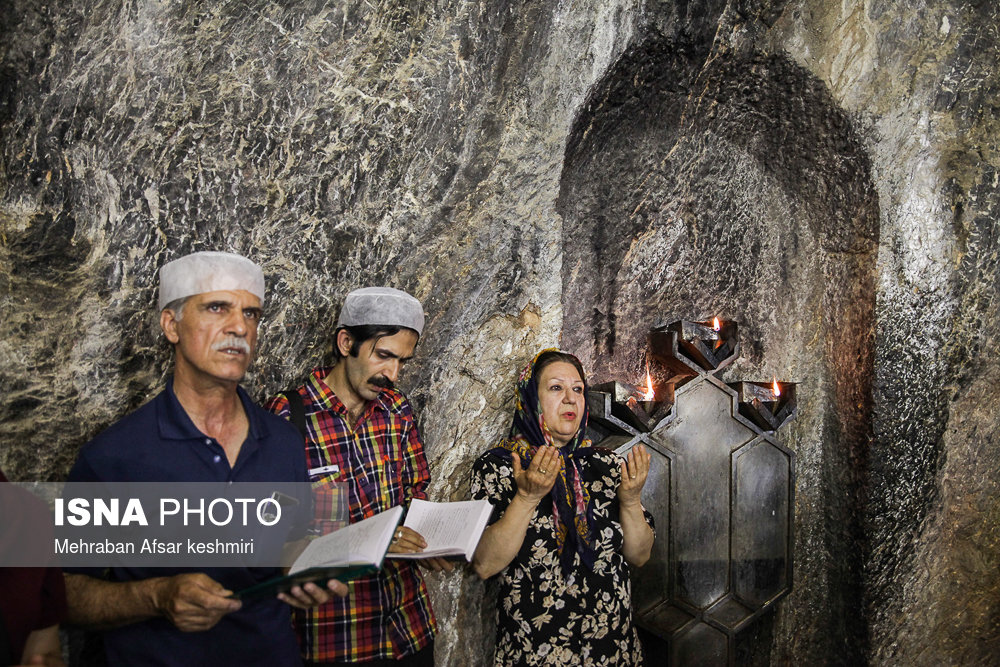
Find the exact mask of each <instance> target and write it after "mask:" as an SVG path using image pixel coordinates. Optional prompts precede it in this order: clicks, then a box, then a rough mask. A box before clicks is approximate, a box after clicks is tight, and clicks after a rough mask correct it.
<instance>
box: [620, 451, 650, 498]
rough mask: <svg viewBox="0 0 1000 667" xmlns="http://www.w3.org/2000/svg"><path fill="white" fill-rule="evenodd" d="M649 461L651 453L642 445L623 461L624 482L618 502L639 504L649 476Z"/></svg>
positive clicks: (621, 485)
mask: <svg viewBox="0 0 1000 667" xmlns="http://www.w3.org/2000/svg"><path fill="white" fill-rule="evenodd" d="M649 461H650V456H649V452H647V451H646V448H645V447H643V446H642V445H636V446H635V447H633V448H632V449H631V450H629V453H628V456H627V457H626V458H625V460H624V461H622V481H621V484H619V485H618V502H620V503H621V504H622V505H626V506H628V505H633V504H635V503H638V502H639V496H640V495H642V486H643V485H644V484H645V483H646V477H647V476H648V475H649Z"/></svg>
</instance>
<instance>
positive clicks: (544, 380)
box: [538, 361, 584, 447]
mask: <svg viewBox="0 0 1000 667" xmlns="http://www.w3.org/2000/svg"><path fill="white" fill-rule="evenodd" d="M538 398H539V401H540V402H541V404H542V418H543V419H544V420H545V425H546V426H547V427H548V429H549V433H551V434H552V440H553V443H552V444H554V445H555V446H556V447H562V446H563V445H565V444H566V443H568V442H569V441H570V440H572V439H573V436H574V435H576V432H577V430H578V429H579V428H580V420H581V419H583V407H584V399H583V378H581V377H580V372H579V371H577V370H576V367H575V366H573V364H569V363H566V362H565V361H556V362H553V363H551V364H549V365H548V366H546V367H545V368H543V369H542V374H541V375H540V376H539V377H538Z"/></svg>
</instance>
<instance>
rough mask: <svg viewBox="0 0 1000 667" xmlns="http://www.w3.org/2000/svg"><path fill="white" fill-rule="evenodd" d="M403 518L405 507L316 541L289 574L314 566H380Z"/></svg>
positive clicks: (294, 564) (296, 561)
mask: <svg viewBox="0 0 1000 667" xmlns="http://www.w3.org/2000/svg"><path fill="white" fill-rule="evenodd" d="M402 515H403V508H402V507H401V506H396V507H393V508H392V509H389V510H386V511H385V512H382V513H380V514H376V515H375V516H373V517H369V518H367V519H365V520H364V521H359V522H358V523H352V524H351V525H349V526H346V527H345V528H341V529H340V530H335V531H334V532H332V533H329V534H327V535H324V536H323V537H320V538H318V539H315V540H313V541H312V542H310V543H309V546H307V547H306V548H305V550H304V551H303V552H302V553H301V554H300V555H299V557H298V558H296V559H295V563H293V564H292V567H291V569H290V570H289V574H295V573H296V572H299V571H301V570H307V569H309V568H313V567H339V566H344V565H350V564H365V565H375V566H376V567H379V566H381V565H382V558H383V556H384V555H385V552H386V550H387V549H388V548H389V543H390V542H391V541H392V534H393V532H394V531H395V530H396V526H397V525H398V524H399V519H400V518H401V517H402Z"/></svg>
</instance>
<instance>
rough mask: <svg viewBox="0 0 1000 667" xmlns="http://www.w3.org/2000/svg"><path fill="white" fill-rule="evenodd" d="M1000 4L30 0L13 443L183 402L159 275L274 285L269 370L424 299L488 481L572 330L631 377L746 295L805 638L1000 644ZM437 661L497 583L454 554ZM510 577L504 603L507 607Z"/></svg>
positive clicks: (5, 123)
mask: <svg viewBox="0 0 1000 667" xmlns="http://www.w3.org/2000/svg"><path fill="white" fill-rule="evenodd" d="M997 14H998V10H997V9H996V8H995V7H994V6H992V5H991V4H989V3H985V2H972V1H970V0H965V1H963V0H940V1H937V2H935V1H932V0H917V1H916V2H911V3H905V5H904V3H895V2H886V1H884V0H855V1H851V2H843V3H827V2H822V1H821V0H798V1H791V0H789V1H784V0H731V1H730V2H723V1H721V0H706V1H703V2H692V1H689V0H675V1H674V2H653V1H651V0H645V1H644V0H618V1H617V2H616V1H612V0H603V1H602V0H584V1H582V2H576V3H571V4H570V3H562V2H554V1H548V0H546V1H544V2H534V3H508V2H498V1H490V0H487V1H484V2H468V1H466V0H451V1H449V0H443V1H438V2H394V1H391V0H370V1H367V2H360V1H353V0H341V1H338V2H333V1H322V0H301V1H297V2H285V3H276V2H266V1H263V0H239V1H238V0H214V1H211V2H202V3H168V2H159V1H157V0H133V1H131V2H127V3H116V2H110V1H108V0H76V1H75V2H61V3H49V4H39V3H34V2H27V1H26V0H12V1H10V2H6V3H4V4H3V5H2V6H0V33H2V40H0V137H2V138H0V313H2V317H0V465H2V466H3V468H4V469H5V470H6V471H7V472H8V475H10V476H11V477H13V478H15V479H32V478H34V479H59V478H61V476H63V475H64V474H65V472H66V471H67V470H68V467H69V466H70V465H71V463H72V461H73V459H74V457H75V454H76V451H77V450H78V448H79V446H80V445H82V444H83V443H84V442H85V441H86V440H87V439H88V438H89V437H91V436H92V435H93V434H95V433H96V432H98V431H99V430H101V429H102V428H104V427H106V426H107V425H108V424H110V423H111V422H113V421H114V420H115V419H117V418H118V417H120V416H121V415H122V414H124V413H126V412H128V411H129V410H131V409H134V408H135V407H136V406H138V405H139V404H141V403H142V402H144V401H145V400H147V399H148V398H149V397H150V396H151V395H153V393H155V392H156V391H157V390H158V388H159V386H160V384H161V382H162V378H163V375H164V373H165V372H167V371H168V369H169V353H168V350H167V347H166V346H165V344H164V343H163V342H162V339H161V337H160V336H159V335H158V332H157V330H156V327H155V322H154V313H153V312H152V310H153V308H152V304H153V303H154V298H155V271H156V269H157V268H158V267H159V266H160V265H161V264H162V263H163V262H164V261H166V260H168V259H170V258H173V257H175V256H177V255H179V254H183V253H185V252H188V251H191V250H196V249H209V248H217V249H230V250H233V251H237V252H242V253H245V254H247V255H249V256H251V257H254V258H255V259H257V260H258V261H259V262H260V263H261V264H262V265H263V266H264V267H265V271H266V273H267V278H268V287H269V297H268V303H267V308H266V309H267V315H266V321H265V324H264V328H263V331H262V335H261V340H262V346H261V349H260V355H259V359H258V362H257V363H256V367H255V370H254V372H253V374H252V376H251V377H249V378H248V380H247V386H248V388H249V389H250V390H251V392H252V393H253V394H254V395H256V396H258V397H260V398H263V397H264V396H266V395H268V394H270V393H273V392H275V391H278V390H280V389H282V388H284V387H286V386H288V385H290V384H292V383H294V382H296V381H297V380H298V379H300V378H301V377H303V376H304V374H305V373H306V371H307V369H308V368H309V367H310V366H312V365H316V364H319V363H324V362H328V361H329V360H330V356H331V353H330V336H329V334H330V333H331V329H332V322H333V319H334V318H335V316H336V311H337V308H338V306H339V303H340V301H341V299H342V297H343V295H344V294H345V293H346V292H347V291H349V290H350V289H352V288H353V287H355V286H358V285H361V284H389V285H393V286H396V287H400V288H403V289H407V290H409V291H411V292H412V293H414V294H415V295H417V296H418V297H419V298H421V299H422V300H423V302H424V304H425V309H426V311H427V313H428V316H429V318H428V326H427V330H426V333H425V335H424V337H423V339H422V340H421V343H420V347H419V348H418V352H419V355H418V358H417V359H416V360H415V361H414V362H413V363H412V364H411V366H410V367H409V368H408V371H407V375H406V377H405V378H404V380H403V385H404V387H408V388H409V390H410V394H411V396H412V397H413V399H414V401H415V403H416V404H417V406H418V408H419V410H420V414H421V421H422V424H423V427H424V432H425V439H426V441H427V446H428V454H429V457H430V459H431V465H432V469H433V471H434V474H435V480H434V482H433V485H432V489H431V491H432V495H434V497H436V498H439V499H448V498H456V499H457V498H462V497H464V496H465V494H467V492H468V472H469V468H470V466H471V462H472V460H473V459H474V458H475V456H476V454H477V453H478V452H479V451H481V450H482V449H483V448H484V447H486V446H487V445H488V444H489V443H490V442H491V441H493V440H494V439H496V438H497V437H498V436H499V435H500V434H501V433H502V432H503V431H504V429H505V427H506V424H507V421H508V419H509V411H510V408H511V405H510V389H511V387H512V384H513V379H514V376H515V373H516V370H517V369H518V368H519V367H520V366H521V365H522V364H523V363H524V362H525V361H526V360H527V359H528V358H529V357H530V355H531V354H532V353H533V352H534V351H535V350H536V349H537V348H540V347H542V346H547V345H551V344H554V343H557V342H560V341H561V343H562V345H563V346H564V347H567V348H571V349H574V350H576V351H578V352H579V353H580V354H581V356H582V357H583V358H584V359H585V361H586V363H587V365H588V367H589V368H591V369H592V373H593V376H594V377H595V378H598V379H604V378H610V377H619V378H621V379H626V380H634V379H635V378H636V377H637V376H638V374H639V372H640V367H641V357H640V356H639V355H638V354H637V349H638V346H639V344H640V342H641V339H642V337H643V335H644V331H645V329H646V328H648V326H649V325H651V324H659V323H662V322H665V321H670V320H671V319H677V318H679V317H701V316H703V315H710V314H721V315H725V316H726V317H730V318H732V319H737V320H740V321H741V323H742V326H743V329H742V331H743V336H744V341H745V344H746V347H745V350H744V354H743V359H742V360H741V362H740V364H739V366H737V367H736V368H734V369H733V371H732V373H733V375H734V376H739V377H757V376H759V377H762V378H766V377H769V376H771V375H772V374H775V375H777V376H778V377H780V378H783V379H789V380H795V381H799V382H801V383H802V386H801V388H800V390H799V392H800V393H799V396H800V408H799V416H798V418H797V420H796V421H795V422H794V423H793V425H792V426H791V427H790V428H789V430H788V431H787V432H786V433H784V434H783V436H782V437H783V441H784V442H785V443H786V444H787V445H788V446H789V447H791V448H792V449H794V450H795V451H796V453H797V456H798V466H799V468H798V473H797V474H798V478H797V489H796V498H797V504H796V512H797V515H796V527H795V531H796V533H795V534H796V554H795V558H796V573H795V577H796V578H795V590H794V592H793V593H792V595H791V596H790V597H788V598H786V599H785V600H784V601H783V602H782V604H781V606H780V608H779V610H778V612H777V614H776V617H775V619H774V621H773V632H769V633H767V634H766V637H767V640H768V643H769V644H770V651H769V653H770V655H769V657H768V656H765V660H764V661H765V662H771V663H773V664H864V663H870V664H927V665H931V664H988V663H989V662H990V661H991V660H992V659H993V658H992V656H994V655H995V654H996V653H997V651H998V650H1000V646H998V643H1000V632H998V630H1000V628H998V627H997V624H998V619H1000V613H998V608H1000V583H998V581H1000V580H998V578H997V577H996V574H995V573H996V572H997V571H998V566H1000V562H998V561H1000V555H998V554H1000V549H998V548H997V547H998V541H1000V528H998V525H1000V521H998V519H1000V506H998V501H997V498H998V497H1000V495H998V493H997V491H998V488H997V487H998V486H1000V474H998V473H997V472H996V470H995V466H993V465H991V463H992V461H993V460H994V459H995V454H997V453H1000V452H998V450H1000V444H998V438H997V431H998V429H997V423H996V419H995V417H994V416H993V410H991V407H992V400H991V399H992V395H991V389H992V387H994V386H995V380H996V378H997V377H998V376H1000V365H998V363H997V362H996V361H995V359H996V358H997V355H996V351H997V350H998V348H1000V344H998V339H997V336H996V334H995V333H994V332H995V331H996V330H997V326H996V325H997V322H996V320H997V315H996V308H995V306H996V300H997V296H996V295H997V285H998V279H1000V274H998V250H1000V239H998V237H997V234H996V223H995V222H994V219H995V217H996V210H995V208H996V206H997V197H996V191H997V175H996V174H997V171H996V169H997V165H998V162H1000V157H998V154H997V150H996V146H997V142H996V137H997V136H998V133H997V129H998V128H997V110H996V102H995V100H996V91H997V86H998V81H1000V79H998V76H1000V75H998V74H997V72H998V71H1000V69H998V67H997V65H998V63H997V59H998V56H997V50H996V47H995V34H996V31H997V26H998V16H997ZM431 579H432V587H433V595H434V603H435V608H436V610H437V612H438V616H439V619H440V621H441V633H440V636H439V640H438V649H437V662H438V664H440V665H477V664H487V663H488V660H487V655H488V651H489V649H490V647H491V645H492V626H491V624H492V612H491V609H490V606H489V595H490V591H489V590H488V589H487V587H484V586H483V585H482V584H480V583H479V582H478V581H477V580H475V578H474V577H472V576H471V575H468V574H466V575H452V576H448V577H446V576H441V575H435V576H433V577H432V578H431ZM484 595H485V596H486V599H487V602H486V603H485V604H484V603H483V599H484Z"/></svg>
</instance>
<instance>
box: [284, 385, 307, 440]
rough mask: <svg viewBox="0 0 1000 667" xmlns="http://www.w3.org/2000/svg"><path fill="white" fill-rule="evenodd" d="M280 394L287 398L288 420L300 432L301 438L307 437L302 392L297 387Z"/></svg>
mask: <svg viewBox="0 0 1000 667" xmlns="http://www.w3.org/2000/svg"><path fill="white" fill-rule="evenodd" d="M281 394H282V395H283V396H284V397H285V398H287V399H288V412H289V415H288V416H289V421H290V422H292V425H294V426H295V428H297V429H299V433H301V434H302V438H303V439H305V438H307V437H308V433H307V432H306V409H305V405H303V403H302V394H300V393H299V390H298V389H289V390H288V391H283V392H281Z"/></svg>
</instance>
